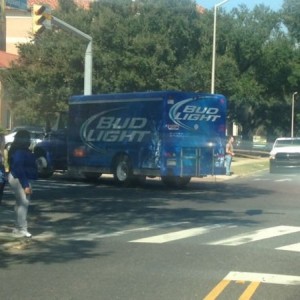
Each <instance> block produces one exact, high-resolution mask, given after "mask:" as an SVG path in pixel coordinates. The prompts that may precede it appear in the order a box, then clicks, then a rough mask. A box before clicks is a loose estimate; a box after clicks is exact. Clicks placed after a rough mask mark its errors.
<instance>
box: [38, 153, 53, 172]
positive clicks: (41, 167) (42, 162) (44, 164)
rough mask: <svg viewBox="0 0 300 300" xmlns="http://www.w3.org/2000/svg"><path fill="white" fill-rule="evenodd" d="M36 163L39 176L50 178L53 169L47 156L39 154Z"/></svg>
mask: <svg viewBox="0 0 300 300" xmlns="http://www.w3.org/2000/svg"><path fill="white" fill-rule="evenodd" d="M35 163H36V166H37V170H38V176H39V177H40V178H49V177H51V176H52V175H53V170H52V168H51V167H50V166H49V164H48V161H47V159H46V157H45V156H43V155H40V156H37V158H36V160H35Z"/></svg>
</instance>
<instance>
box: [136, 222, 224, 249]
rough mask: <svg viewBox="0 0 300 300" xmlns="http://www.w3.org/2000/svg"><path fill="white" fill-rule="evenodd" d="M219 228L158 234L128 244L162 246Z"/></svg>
mask: <svg viewBox="0 0 300 300" xmlns="http://www.w3.org/2000/svg"><path fill="white" fill-rule="evenodd" d="M219 227H224V226H223V225H218V224H216V225H212V226H205V227H197V228H190V229H185V230H180V231H176V232H171V233H165V234H160V235H156V236H151V237H147V238H142V239H137V240H133V241H130V243H149V244H163V243H168V242H172V241H176V240H181V239H185V238H188V237H192V236H196V235H201V234H204V233H207V232H209V231H210V230H211V229H214V228H219Z"/></svg>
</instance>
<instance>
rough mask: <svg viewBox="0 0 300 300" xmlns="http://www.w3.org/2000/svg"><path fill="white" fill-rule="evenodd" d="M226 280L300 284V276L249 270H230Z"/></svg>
mask: <svg viewBox="0 0 300 300" xmlns="http://www.w3.org/2000/svg"><path fill="white" fill-rule="evenodd" d="M224 280H232V281H252V282H262V283H272V284H284V285H300V276H290V275H279V274H267V273H249V272H234V271H233V272H230V273H228V275H227V276H226V277H225V278H224Z"/></svg>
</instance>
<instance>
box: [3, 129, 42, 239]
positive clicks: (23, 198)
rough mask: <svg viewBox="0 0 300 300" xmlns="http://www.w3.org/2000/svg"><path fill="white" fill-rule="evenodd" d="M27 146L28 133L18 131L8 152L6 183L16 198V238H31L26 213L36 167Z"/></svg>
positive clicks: (33, 157) (28, 140) (32, 155)
mask: <svg viewBox="0 0 300 300" xmlns="http://www.w3.org/2000/svg"><path fill="white" fill-rule="evenodd" d="M29 146H30V132H29V131H27V130H19V131H18V132H17V133H16V135H15V138H14V141H13V142H12V144H11V147H10V149H9V151H8V165H9V174H8V182H9V184H10V186H11V189H12V191H13V193H14V194H15V198H16V205H15V212H16V228H15V229H14V230H13V234H14V235H15V236H17V237H31V233H29V232H28V230H27V212H28V207H29V202H30V196H31V194H32V189H31V184H30V180H32V179H37V167H36V163H35V156H34V154H33V153H32V152H31V151H30V150H29Z"/></svg>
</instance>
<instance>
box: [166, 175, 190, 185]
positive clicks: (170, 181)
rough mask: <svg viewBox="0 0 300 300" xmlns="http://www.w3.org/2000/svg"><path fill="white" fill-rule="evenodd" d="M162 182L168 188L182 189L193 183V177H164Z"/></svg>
mask: <svg viewBox="0 0 300 300" xmlns="http://www.w3.org/2000/svg"><path fill="white" fill-rule="evenodd" d="M161 180H162V182H163V183H164V184H165V185H167V186H170V187H176V188H181V187H184V186H186V185H187V184H188V183H189V182H190V181H191V177H179V176H162V177H161Z"/></svg>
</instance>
